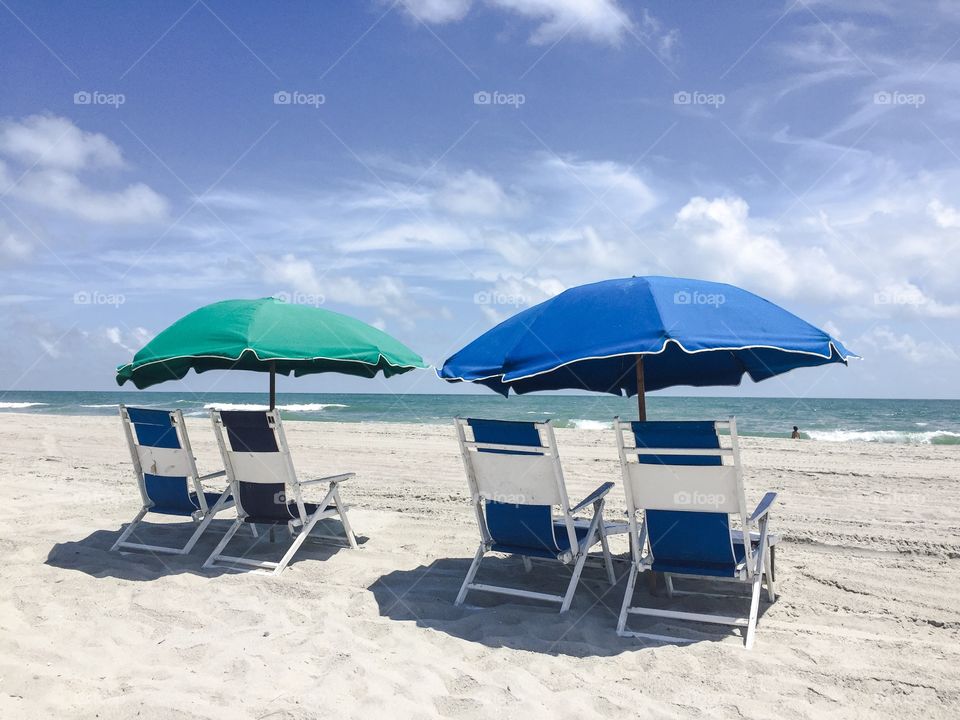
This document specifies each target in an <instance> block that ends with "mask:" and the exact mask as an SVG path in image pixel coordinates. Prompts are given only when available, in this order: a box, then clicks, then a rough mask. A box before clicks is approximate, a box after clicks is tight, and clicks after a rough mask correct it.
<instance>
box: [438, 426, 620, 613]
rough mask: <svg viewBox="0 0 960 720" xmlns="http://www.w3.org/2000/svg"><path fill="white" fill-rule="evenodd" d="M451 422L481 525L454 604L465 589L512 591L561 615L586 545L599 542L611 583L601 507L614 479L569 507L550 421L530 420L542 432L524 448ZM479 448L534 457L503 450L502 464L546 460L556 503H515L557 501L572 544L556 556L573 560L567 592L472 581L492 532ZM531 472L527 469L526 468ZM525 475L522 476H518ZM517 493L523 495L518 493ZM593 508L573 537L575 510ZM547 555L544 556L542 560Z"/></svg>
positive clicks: (527, 560)
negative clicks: (475, 436) (580, 535)
mask: <svg viewBox="0 0 960 720" xmlns="http://www.w3.org/2000/svg"><path fill="white" fill-rule="evenodd" d="M454 425H455V427H456V430H457V439H458V442H459V444H460V452H461V455H462V458H463V464H464V469H465V470H466V474H467V482H468V484H469V486H470V495H471V500H472V503H473V509H474V513H475V515H476V519H477V525H478V527H479V529H480V545H479V547H478V548H477V552H476V554H475V555H474V558H473V562H472V563H471V564H470V568H469V570H468V571H467V575H466V577H465V578H464V580H463V584H462V585H461V586H460V592H459V593H458V594H457V598H456V600H455V602H454V605H462V604H463V602H464V600H466V597H467V593H468V592H469V591H471V590H480V591H483V592H489V593H496V594H500V595H513V596H516V597H523V598H531V599H534V600H543V601H547V602H555V603H560V612H561V613H564V612H566V611H567V610H569V609H570V604H571V602H573V595H574V592H575V591H576V589H577V585H578V584H579V581H580V575H581V573H582V572H583V568H584V565H585V564H586V561H587V558H588V556H589V551H590V548H591V547H593V545H595V544H596V543H597V541H598V540H599V542H600V544H601V547H602V549H603V564H604V566H605V568H606V573H607V579H608V581H609V582H610V584H611V585H613V584H615V583H616V576H615V574H614V572H613V563H612V561H611V558H610V548H609V545H608V543H607V534H606V526H605V524H604V522H603V508H604V503H605V500H604V498H605V496H606V494H607V493H608V492H609V491H610V490H611V489H612V487H613V483H605V484H603V485H601V486H600V487H599V488H597V490H595V491H594V492H593V493H591V495H590V496H589V497H587V498H585V499H584V500H583V501H582V502H580V503H579V504H577V505H575V506H574V507H570V502H569V500H568V498H567V489H566V483H565V482H564V478H563V469H562V467H561V465H560V456H559V453H558V451H557V441H556V438H555V436H554V432H553V426H552V425H551V424H550V422H549V421H547V422H542V423H534V425H535V426H536V428H537V430H538V432H539V434H540V446H538V447H534V446H527V445H499V444H495V443H483V442H476V441H475V440H468V439H467V430H468V428H469V427H470V425H469V423H468V421H467V420H466V419H465V418H456V419H455V420H454ZM483 450H504V451H508V452H513V453H516V452H517V451H522V452H524V453H530V452H535V453H537V454H536V455H530V454H524V455H519V454H502V455H497V456H496V457H497V458H499V459H501V460H502V461H503V462H504V463H508V462H509V463H515V464H521V463H524V462H527V463H529V461H530V460H531V459H534V458H535V459H540V458H547V459H548V462H549V464H550V466H551V470H552V475H553V479H554V482H555V487H554V488H552V489H553V490H554V491H555V495H554V496H553V497H552V498H550V499H552V500H556V501H557V502H549V503H548V502H520V503H519V504H530V505H546V504H551V505H554V506H556V505H559V507H560V511H561V518H554V519H562V521H563V524H564V528H565V530H566V533H567V537H568V539H569V543H570V550H567V551H565V552H564V553H562V554H561V555H560V557H558V560H559V561H560V562H561V563H563V564H564V565H568V564H570V563H571V562H572V563H574V566H573V574H572V575H571V577H570V582H569V583H568V584H567V589H566V592H565V593H564V594H563V595H555V594H551V593H542V592H534V591H531V590H522V589H519V588H512V587H504V586H499V585H489V584H486V583H477V582H474V578H475V577H476V575H477V571H478V570H479V569H480V563H481V562H482V561H483V557H484V555H485V554H486V553H488V552H490V551H491V549H492V547H493V545H494V542H493V538H492V536H491V534H490V529H489V528H488V527H487V519H486V514H485V512H484V502H485V500H487V499H495V498H493V497H488V495H490V493H488V492H485V491H483V490H482V489H481V488H480V483H479V481H478V472H477V468H476V466H475V458H476V456H477V453H478V452H479V451H483ZM528 472H529V471H528ZM522 476H523V474H521V479H522ZM517 495H522V493H518V494H517ZM546 496H547V497H549V496H550V492H549V491H547V493H546ZM514 499H515V500H523V499H528V498H521V497H515V498H514ZM589 505H592V506H593V518H592V519H591V520H590V522H589V524H588V525H587V528H588V529H587V534H586V535H585V536H584V539H583V540H582V541H581V540H578V539H577V532H576V528H577V527H578V526H582V524H583V522H584V521H579V520H576V519H575V518H574V517H573V516H574V513H577V512H579V511H580V510H583V509H584V508H586V507H587V506H589ZM522 557H523V564H524V568H525V569H526V570H528V571H529V570H530V569H531V567H532V564H531V558H529V557H527V556H522ZM544 559H547V558H544Z"/></svg>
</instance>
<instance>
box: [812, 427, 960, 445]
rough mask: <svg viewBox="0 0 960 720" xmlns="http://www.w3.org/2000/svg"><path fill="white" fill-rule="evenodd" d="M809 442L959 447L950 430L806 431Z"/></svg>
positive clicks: (959, 437) (959, 440) (958, 435)
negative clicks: (855, 442) (859, 442)
mask: <svg viewBox="0 0 960 720" xmlns="http://www.w3.org/2000/svg"><path fill="white" fill-rule="evenodd" d="M806 435H807V436H809V438H810V439H811V440H822V441H824V442H850V441H852V440H860V441H862V442H875V443H903V444H909V445H960V433H957V432H952V431H950V430H930V431H928V432H907V431H905V430H807V431H806Z"/></svg>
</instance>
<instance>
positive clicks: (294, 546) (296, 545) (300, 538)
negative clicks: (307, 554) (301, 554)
mask: <svg viewBox="0 0 960 720" xmlns="http://www.w3.org/2000/svg"><path fill="white" fill-rule="evenodd" d="M321 512H322V509H320V510H317V512H315V513H314V514H313V517H312V518H311V519H310V520H309V521H307V524H306V525H304V526H303V529H302V530H301V531H300V534H299V535H297V536H296V537H295V538H294V539H293V542H292V543H290V547H289V548H287V551H286V552H285V553H284V554H283V557H282V558H280V562H278V563H277V566H276V567H275V568H274V569H273V574H274V575H279V574H280V573H282V572H283V570H284V568H286V567H287V563H289V562H290V561H291V560H292V559H293V556H294V555H296V554H297V550H299V549H300V546H301V545H303V543H304V542H306V540H307V537H308V536H309V535H310V531H311V530H313V528H314V527H315V526H316V524H317V521H318V520H319V519H320V517H319V516H320V513H321ZM288 527H289V526H288Z"/></svg>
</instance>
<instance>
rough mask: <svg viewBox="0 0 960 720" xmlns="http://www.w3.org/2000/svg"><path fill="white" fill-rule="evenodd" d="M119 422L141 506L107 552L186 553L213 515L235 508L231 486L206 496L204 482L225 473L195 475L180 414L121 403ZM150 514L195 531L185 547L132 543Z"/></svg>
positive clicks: (188, 440)
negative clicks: (183, 522) (185, 521)
mask: <svg viewBox="0 0 960 720" xmlns="http://www.w3.org/2000/svg"><path fill="white" fill-rule="evenodd" d="M120 420H121V422H122V424H123V431H124V437H125V438H126V440H127V445H128V446H129V448H130V458H131V460H132V462H133V469H134V473H135V475H136V478H137V486H138V487H139V489H140V497H141V499H142V501H143V504H142V507H141V508H140V512H138V513H137V515H136V516H135V517H134V519H133V520H132V521H131V522H130V523H129V524H128V525H127V527H126V529H125V530H124V531H123V532H122V533H121V534H120V537H118V538H117V541H116V542H115V543H114V544H113V546H112V547H111V548H110V549H111V550H148V551H151V552H159V553H171V554H177V555H186V554H187V553H189V552H190V551H191V550H192V549H193V547H194V545H195V544H196V542H197V540H199V539H200V536H201V535H203V533H204V532H205V531H206V529H207V527H208V526H209V525H210V521H211V520H213V518H214V516H215V515H217V514H218V513H220V512H221V511H223V510H226V509H228V508H231V507H233V499H232V498H231V496H230V488H229V487H228V488H226V489H225V490H223V491H221V492H207V491H206V490H204V487H203V483H204V482H205V481H208V480H212V479H214V478H219V477H224V476H225V475H226V473H225V472H224V471H222V470H221V471H219V472H214V473H210V474H209V475H200V473H199V472H197V464H196V459H195V458H194V457H193V450H192V449H191V447H190V439H189V437H188V436H187V428H186V425H185V424H184V422H183V414H182V413H181V412H180V411H179V410H173V411H169V410H157V409H152V408H135V407H126V406H125V405H121V406H120ZM148 513H149V514H155V515H168V516H174V517H189V518H190V519H191V520H193V521H194V522H196V523H197V527H196V528H195V530H194V532H193V534H192V535H191V536H190V538H189V540H187V543H186V545H184V546H182V547H179V548H177V547H167V546H163V545H153V544H146V543H139V542H131V541H130V540H129V537H130V536H131V535H132V534H133V533H134V532H135V531H136V529H137V527H138V525H139V524H140V523H141V522H142V521H143V519H144V517H145V516H146V515H147V514H148Z"/></svg>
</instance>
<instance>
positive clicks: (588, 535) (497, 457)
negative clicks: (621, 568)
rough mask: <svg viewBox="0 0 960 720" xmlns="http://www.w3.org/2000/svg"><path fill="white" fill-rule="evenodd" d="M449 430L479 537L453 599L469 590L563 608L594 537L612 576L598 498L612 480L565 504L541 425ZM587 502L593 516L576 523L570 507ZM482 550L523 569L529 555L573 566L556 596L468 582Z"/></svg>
mask: <svg viewBox="0 0 960 720" xmlns="http://www.w3.org/2000/svg"><path fill="white" fill-rule="evenodd" d="M456 428H457V436H458V439H459V441H460V447H461V452H462V454H463V458H464V463H465V468H466V472H467V480H468V483H469V485H470V491H471V495H472V497H473V502H474V506H475V508H476V514H477V521H478V523H479V525H480V536H481V543H480V547H479V548H478V550H477V554H476V556H475V557H474V561H473V563H472V565H471V566H470V569H469V570H468V572H467V577H466V578H465V579H464V582H463V585H462V586H461V588H460V593H459V594H458V596H457V600H456V604H457V605H460V604H462V603H463V601H464V600H465V598H466V595H467V593H468V592H469V591H470V590H482V591H486V592H493V593H499V594H504V595H515V596H519V597H529V598H535V599H540V600H549V601H552V602H558V603H560V611H561V612H565V611H566V610H567V609H569V607H570V603H571V602H572V600H573V593H574V591H575V590H576V587H577V583H578V582H579V578H580V574H581V572H582V570H583V567H584V564H585V562H586V560H587V556H588V553H589V550H590V548H591V547H593V546H594V545H595V544H597V543H598V542H599V543H601V545H602V549H603V558H604V564H605V566H606V569H607V576H608V580H609V581H610V582H611V583H613V582H614V575H613V565H612V563H611V560H610V553H609V549H608V547H607V541H606V525H605V524H604V522H603V506H604V496H605V495H606V494H607V492H609V491H610V488H611V487H612V486H613V483H606V484H604V485H601V486H600V487H598V488H597V490H596V491H594V492H593V493H592V494H591V495H590V496H589V497H588V498H587V499H586V500H584V501H583V502H581V503H580V504H579V505H577V506H576V507H573V508H571V507H570V504H569V500H568V498H567V491H566V487H565V484H564V480H563V472H562V470H561V468H560V459H559V456H558V454H557V451H556V441H555V439H554V437H553V429H552V428H551V427H550V425H549V423H529V422H508V421H503V420H481V419H460V418H458V419H457V421H456ZM468 433H469V434H470V435H471V436H472V439H468V437H467V435H468ZM587 506H592V507H593V512H594V514H593V519H592V520H591V522H590V523H589V524H584V523H576V522H575V521H574V518H573V513H574V512H577V511H579V510H581V509H583V508H585V507H587ZM555 507H559V509H560V515H559V516H555V515H554V508H555ZM487 552H500V553H507V554H510V555H518V556H520V557H522V558H523V559H524V564H525V565H526V566H527V567H528V568H529V563H530V559H531V558H539V559H547V560H558V561H560V562H562V563H565V564H566V563H570V562H573V563H574V571H573V575H572V577H571V579H570V582H569V584H568V586H567V591H566V593H565V594H564V595H553V594H548V593H541V592H533V591H530V590H520V589H516V588H507V587H501V586H494V585H489V584H482V583H475V582H474V578H475V576H476V573H477V571H478V570H479V568H480V563H481V562H482V559H483V556H484V554H485V553H487Z"/></svg>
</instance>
